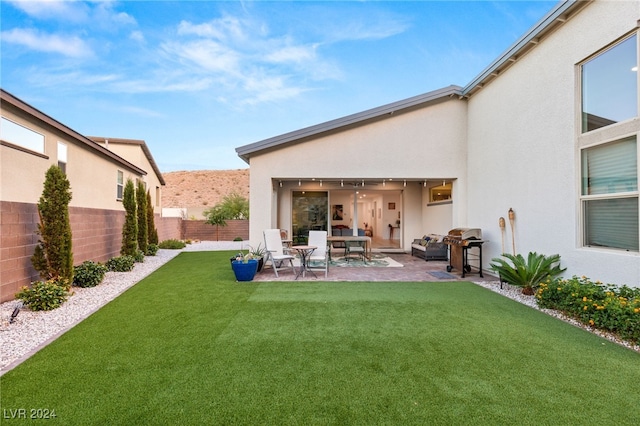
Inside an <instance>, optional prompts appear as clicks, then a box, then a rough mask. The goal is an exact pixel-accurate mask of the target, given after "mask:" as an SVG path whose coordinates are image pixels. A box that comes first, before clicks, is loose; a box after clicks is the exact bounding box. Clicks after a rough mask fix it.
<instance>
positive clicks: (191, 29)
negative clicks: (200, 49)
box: [178, 16, 250, 42]
mask: <svg viewBox="0 0 640 426" xmlns="http://www.w3.org/2000/svg"><path fill="white" fill-rule="evenodd" d="M243 27H247V25H246V23H244V22H242V21H241V20H240V19H238V18H235V17H231V16H226V17H223V18H220V19H214V20H212V21H210V22H205V23H202V24H193V23H191V22H188V21H181V22H180V24H178V34H179V35H195V36H199V37H204V38H214V39H217V40H221V41H222V40H226V41H236V42H237V41H239V40H244V39H245V38H246V35H245V31H244V29H243ZM249 27H250V26H249Z"/></svg>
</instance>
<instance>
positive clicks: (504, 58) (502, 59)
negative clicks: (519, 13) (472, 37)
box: [462, 0, 593, 97]
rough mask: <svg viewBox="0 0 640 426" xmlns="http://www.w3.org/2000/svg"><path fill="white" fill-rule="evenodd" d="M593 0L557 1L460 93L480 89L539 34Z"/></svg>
mask: <svg viewBox="0 0 640 426" xmlns="http://www.w3.org/2000/svg"><path fill="white" fill-rule="evenodd" d="M592 1H593V0H565V1H562V2H560V3H558V4H557V5H556V6H555V7H554V8H553V9H551V10H550V11H549V12H548V13H547V14H546V15H545V16H543V17H542V18H541V19H540V20H539V21H538V22H537V23H536V24H535V25H534V26H533V27H531V28H530V29H529V31H527V32H526V33H525V34H524V35H523V36H522V37H520V38H519V39H518V40H517V41H516V42H515V43H514V44H512V45H511V47H509V48H508V49H507V50H505V51H504V52H503V53H502V54H501V55H500V56H498V58H497V59H496V60H494V61H493V62H492V63H491V64H490V65H489V66H488V67H487V68H485V69H484V71H482V72H481V73H480V74H479V75H478V76H477V77H475V78H474V79H473V80H471V82H470V83H469V84H467V85H466V86H465V87H464V89H462V95H463V96H464V97H468V96H470V94H471V92H473V91H474V90H476V89H481V88H482V87H483V86H484V85H485V84H486V83H487V82H488V81H489V80H492V79H493V78H496V77H497V76H498V75H499V74H500V72H502V71H504V70H505V69H506V68H507V67H509V66H510V65H511V64H513V63H514V62H515V61H517V60H518V59H519V57H520V56H521V54H524V53H526V52H527V51H528V50H529V49H530V48H531V47H532V46H535V45H536V44H538V43H539V42H540V38H541V36H543V35H544V34H546V33H547V32H549V31H551V30H553V29H554V28H555V27H557V26H559V25H562V24H563V23H564V22H565V21H566V20H567V19H569V17H570V16H572V15H573V14H574V13H575V12H576V11H578V10H580V9H582V8H583V7H585V6H586V5H587V4H589V3H591V2H592Z"/></svg>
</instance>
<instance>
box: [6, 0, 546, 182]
mask: <svg viewBox="0 0 640 426" xmlns="http://www.w3.org/2000/svg"><path fill="white" fill-rule="evenodd" d="M556 3H557V2H556V1H406V2H404V1H390V2H381V1H357V2H356V1H347V2H339V1H324V2H314V1H271V2H263V1H253V2H252V1H243V2H234V1H6V0H2V3H1V8H2V10H1V11H0V12H1V18H0V19H1V28H2V30H1V33H0V41H1V45H0V49H1V50H0V51H1V58H0V59H1V67H2V68H1V71H0V73H1V75H0V77H1V84H2V88H3V89H5V90H7V91H9V92H10V93H12V94H13V95H15V96H17V97H19V98H21V99H22V100H24V101H25V102H27V103H29V104H31V105H33V106H34V107H36V108H38V109H40V110H41V111H43V112H45V113H46V114H48V115H50V116H52V117H53V118H55V119H57V120H58V121H61V122H62V123H64V124H66V125H67V126H69V127H71V128H72V129H74V130H76V131H78V132H80V133H82V134H84V135H91V136H109V137H114V138H131V139H144V140H145V141H146V142H147V145H148V146H149V148H150V149H151V152H152V153H153V156H154V158H155V160H156V163H157V164H158V165H159V167H160V170H161V171H162V172H169V171H176V170H206V169H209V170H211V169H237V168H246V167H248V165H247V164H246V163H245V162H244V161H242V160H240V159H239V158H238V157H237V155H236V152H235V148H236V147H238V146H242V145H246V144H250V143H253V142H257V141H259V140H262V139H266V138H269V137H273V136H277V135H280V134H283V133H287V132H290V131H294V130H297V129H300V128H303V127H307V126H311V125H314V124H318V123H322V122H325V121H329V120H332V119H335V118H339V117H343V116H345V115H349V114H353V113H357V112H360V111H364V110H366V109H370V108H375V107H377V106H381V105H384V104H387V103H391V102H395V101H399V100H402V99H405V98H408V97H411V96H415V95H419V94H422V93H425V92H429V91H431V90H435V89H439V88H442V87H445V86H449V85H451V84H455V85H459V86H464V85H466V84H467V83H469V82H470V81H471V80H472V79H473V78H474V77H475V76H477V75H478V74H479V73H480V72H481V71H482V70H483V69H484V68H486V67H487V66H488V65H489V64H490V63H491V62H492V61H493V60H494V59H496V57H498V56H499V55H500V54H501V53H502V52H503V51H505V50H506V49H507V48H508V47H509V46H510V45H511V44H512V43H513V42H515V41H516V40H517V39H518V38H519V37H521V36H522V35H523V34H524V33H525V32H526V31H527V30H528V29H529V28H530V27H531V26H533V25H534V24H535V23H536V22H537V21H538V20H540V18H542V17H543V16H544V15H545V14H546V13H547V12H548V11H549V10H551V9H552V7H553V6H554V5H555V4H556Z"/></svg>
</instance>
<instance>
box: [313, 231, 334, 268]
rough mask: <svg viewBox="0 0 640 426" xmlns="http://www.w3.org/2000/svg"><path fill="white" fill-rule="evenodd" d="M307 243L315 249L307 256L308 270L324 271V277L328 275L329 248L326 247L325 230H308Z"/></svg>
mask: <svg viewBox="0 0 640 426" xmlns="http://www.w3.org/2000/svg"><path fill="white" fill-rule="evenodd" d="M309 245H310V246H316V247H317V249H315V250H314V251H313V253H311V256H309V262H310V266H309V268H308V269H309V270H318V271H324V277H325V278H327V276H328V275H329V250H328V247H327V231H309Z"/></svg>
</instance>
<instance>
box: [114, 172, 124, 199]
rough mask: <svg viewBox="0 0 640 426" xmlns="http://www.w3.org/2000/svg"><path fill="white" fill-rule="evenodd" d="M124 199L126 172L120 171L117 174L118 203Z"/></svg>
mask: <svg viewBox="0 0 640 426" xmlns="http://www.w3.org/2000/svg"><path fill="white" fill-rule="evenodd" d="M123 197H124V172H123V171H122V170H118V171H117V173H116V201H122V198H123Z"/></svg>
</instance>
